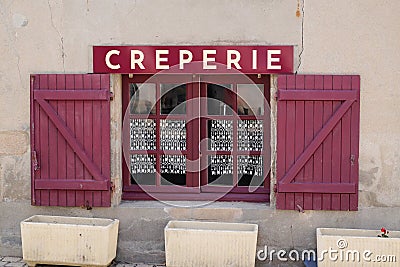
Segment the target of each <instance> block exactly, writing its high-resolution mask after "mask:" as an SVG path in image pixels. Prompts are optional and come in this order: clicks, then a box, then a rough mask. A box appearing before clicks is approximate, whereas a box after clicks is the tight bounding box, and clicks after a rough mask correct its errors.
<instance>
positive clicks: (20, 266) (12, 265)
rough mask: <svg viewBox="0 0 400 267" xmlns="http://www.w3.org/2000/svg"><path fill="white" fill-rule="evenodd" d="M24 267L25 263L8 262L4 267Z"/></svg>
mask: <svg viewBox="0 0 400 267" xmlns="http://www.w3.org/2000/svg"><path fill="white" fill-rule="evenodd" d="M24 266H26V264H25V262H22V261H20V262H10V263H7V264H6V265H5V267H24Z"/></svg>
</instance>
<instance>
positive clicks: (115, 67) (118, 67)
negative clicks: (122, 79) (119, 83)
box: [105, 50, 121, 70]
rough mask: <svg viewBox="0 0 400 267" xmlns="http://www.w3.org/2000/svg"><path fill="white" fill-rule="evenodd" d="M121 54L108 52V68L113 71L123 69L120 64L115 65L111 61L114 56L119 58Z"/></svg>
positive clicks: (115, 51) (114, 51)
mask: <svg viewBox="0 0 400 267" xmlns="http://www.w3.org/2000/svg"><path fill="white" fill-rule="evenodd" d="M119 53H120V51H119V50H110V51H108V52H107V54H106V58H105V60H106V65H107V67H109V68H110V69H112V70H118V69H120V68H121V65H119V64H117V65H113V64H112V63H111V61H110V58H111V56H112V55H117V56H119Z"/></svg>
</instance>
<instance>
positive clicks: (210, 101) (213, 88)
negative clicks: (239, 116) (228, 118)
mask: <svg viewBox="0 0 400 267" xmlns="http://www.w3.org/2000/svg"><path fill="white" fill-rule="evenodd" d="M234 103H235V93H234V92H233V91H232V84H212V83H209V84H207V110H208V115H232V114H233V110H232V109H233V104H234Z"/></svg>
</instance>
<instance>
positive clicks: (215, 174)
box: [208, 155, 233, 185]
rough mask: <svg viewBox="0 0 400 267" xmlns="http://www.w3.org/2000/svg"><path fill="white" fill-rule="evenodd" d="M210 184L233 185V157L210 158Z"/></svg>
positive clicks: (217, 156)
mask: <svg viewBox="0 0 400 267" xmlns="http://www.w3.org/2000/svg"><path fill="white" fill-rule="evenodd" d="M208 184H209V185H233V156H231V155H215V156H209V157H208Z"/></svg>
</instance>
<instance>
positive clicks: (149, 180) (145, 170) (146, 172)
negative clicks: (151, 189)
mask: <svg viewBox="0 0 400 267" xmlns="http://www.w3.org/2000/svg"><path fill="white" fill-rule="evenodd" d="M131 184H140V185H155V184H156V157H155V156H154V155H142V154H134V155H131Z"/></svg>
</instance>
